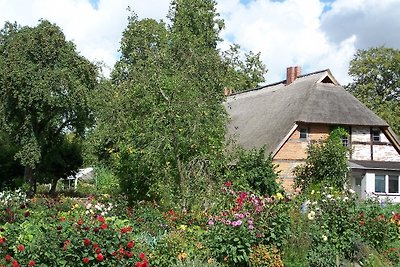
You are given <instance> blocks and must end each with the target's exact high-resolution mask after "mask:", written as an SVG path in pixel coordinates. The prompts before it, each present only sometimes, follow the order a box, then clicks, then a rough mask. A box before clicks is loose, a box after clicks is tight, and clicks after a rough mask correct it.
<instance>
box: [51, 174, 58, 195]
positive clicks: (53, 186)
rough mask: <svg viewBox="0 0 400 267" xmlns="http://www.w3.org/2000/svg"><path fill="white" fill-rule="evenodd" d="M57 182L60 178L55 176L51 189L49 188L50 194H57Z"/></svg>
mask: <svg viewBox="0 0 400 267" xmlns="http://www.w3.org/2000/svg"><path fill="white" fill-rule="evenodd" d="M57 182H58V178H53V179H52V180H51V187H50V190H49V195H55V194H56V188H57Z"/></svg>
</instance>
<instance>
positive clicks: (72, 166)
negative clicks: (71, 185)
mask: <svg viewBox="0 0 400 267" xmlns="http://www.w3.org/2000/svg"><path fill="white" fill-rule="evenodd" d="M59 138H60V139H59V140H58V141H57V142H56V140H54V146H52V147H51V148H50V149H49V150H48V151H47V153H46V154H45V155H44V156H43V160H42V162H41V163H40V164H38V166H37V169H36V173H35V175H34V177H35V178H36V179H37V180H38V181H40V182H42V183H51V192H52V193H55V190H56V186H57V181H58V180H59V179H61V178H63V179H65V178H67V177H68V176H70V175H73V174H75V173H76V171H77V169H78V168H79V167H80V166H81V165H82V163H83V158H82V142H81V139H80V138H79V137H78V136H74V135H72V134H69V135H61V136H59Z"/></svg>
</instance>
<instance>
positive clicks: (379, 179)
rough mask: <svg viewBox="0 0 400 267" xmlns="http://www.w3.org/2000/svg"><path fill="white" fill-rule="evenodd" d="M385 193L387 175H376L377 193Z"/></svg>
mask: <svg viewBox="0 0 400 267" xmlns="http://www.w3.org/2000/svg"><path fill="white" fill-rule="evenodd" d="M385 192H386V191H385V175H375V193H385Z"/></svg>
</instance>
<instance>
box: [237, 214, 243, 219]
mask: <svg viewBox="0 0 400 267" xmlns="http://www.w3.org/2000/svg"><path fill="white" fill-rule="evenodd" d="M236 217H238V218H239V219H243V218H244V215H243V213H239V214H236Z"/></svg>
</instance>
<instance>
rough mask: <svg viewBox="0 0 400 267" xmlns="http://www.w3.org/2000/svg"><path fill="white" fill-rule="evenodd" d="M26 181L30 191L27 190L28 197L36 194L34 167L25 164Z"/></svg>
mask: <svg viewBox="0 0 400 267" xmlns="http://www.w3.org/2000/svg"><path fill="white" fill-rule="evenodd" d="M24 181H25V183H27V184H28V185H29V188H28V191H27V192H26V194H27V196H28V197H33V195H34V194H35V187H36V186H35V181H34V180H33V168H32V167H30V166H25V170H24Z"/></svg>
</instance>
